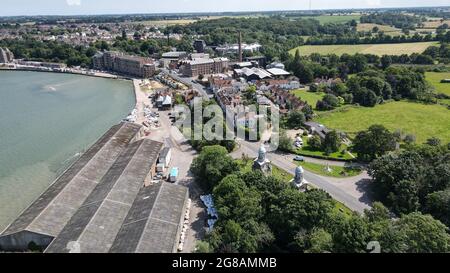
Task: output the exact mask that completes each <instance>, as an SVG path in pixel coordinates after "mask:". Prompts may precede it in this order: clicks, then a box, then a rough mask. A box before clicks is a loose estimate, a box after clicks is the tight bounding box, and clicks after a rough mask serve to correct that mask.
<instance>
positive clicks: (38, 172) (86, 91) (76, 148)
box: [0, 71, 135, 233]
mask: <svg viewBox="0 0 450 273" xmlns="http://www.w3.org/2000/svg"><path fill="white" fill-rule="evenodd" d="M134 104H135V97H134V91H133V85H132V83H131V82H128V81H119V80H110V79H101V78H93V77H85V76H78V75H69V74H55V73H42V72H19V71H0V233H1V231H3V229H4V228H6V226H7V225H8V224H9V223H10V222H11V221H13V220H14V219H15V218H16V217H17V216H18V215H19V214H20V213H21V211H23V210H24V209H25V208H26V207H27V206H29V205H30V204H31V203H32V202H33V201H34V200H35V199H36V198H37V197H38V196H39V195H40V194H41V193H42V192H43V191H44V190H45V189H46V188H47V187H48V186H49V185H50V184H51V183H52V182H53V181H54V180H55V179H56V178H57V176H58V175H60V174H61V173H62V172H63V171H64V170H65V169H66V168H67V167H68V166H69V165H70V164H72V163H73V162H74V161H75V160H76V159H77V158H78V157H79V156H80V155H81V153H83V151H85V150H86V149H87V148H89V146H90V145H92V144H93V143H94V142H96V140H97V139H98V138H99V137H100V136H101V135H103V134H104V133H105V132H106V131H107V130H108V129H109V128H110V127H111V126H112V125H114V124H117V123H119V122H120V121H121V120H122V119H123V118H125V117H126V116H127V114H128V113H129V112H130V111H131V110H132V109H133V108H134Z"/></svg>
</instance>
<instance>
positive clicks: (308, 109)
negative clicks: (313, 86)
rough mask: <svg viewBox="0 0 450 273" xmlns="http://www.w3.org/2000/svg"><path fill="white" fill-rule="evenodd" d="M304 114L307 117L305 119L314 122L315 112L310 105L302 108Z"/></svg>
mask: <svg viewBox="0 0 450 273" xmlns="http://www.w3.org/2000/svg"><path fill="white" fill-rule="evenodd" d="M302 113H303V114H304V115H305V119H306V120H307V121H309V120H312V118H313V117H314V110H313V108H312V107H311V105H309V104H305V106H304V107H303V108H302Z"/></svg>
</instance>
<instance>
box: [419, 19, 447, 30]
mask: <svg viewBox="0 0 450 273" xmlns="http://www.w3.org/2000/svg"><path fill="white" fill-rule="evenodd" d="M423 24H424V28H434V29H436V28H438V27H440V26H442V25H443V24H447V25H450V20H444V21H443V22H441V20H440V19H437V20H432V21H428V22H424V23H423Z"/></svg>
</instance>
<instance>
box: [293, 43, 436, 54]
mask: <svg viewBox="0 0 450 273" xmlns="http://www.w3.org/2000/svg"><path fill="white" fill-rule="evenodd" d="M437 44H438V42H422V43H399V44H368V45H306V46H300V47H297V48H294V49H292V50H290V51H289V53H290V54H292V55H294V54H295V51H296V50H297V49H300V54H302V55H311V54H312V53H320V54H323V55H326V54H336V55H342V54H345V53H347V54H356V53H362V54H374V55H379V56H382V55H385V54H389V55H402V54H407V55H410V54H413V53H422V52H424V51H425V50H426V49H427V48H428V47H430V46H433V45H437Z"/></svg>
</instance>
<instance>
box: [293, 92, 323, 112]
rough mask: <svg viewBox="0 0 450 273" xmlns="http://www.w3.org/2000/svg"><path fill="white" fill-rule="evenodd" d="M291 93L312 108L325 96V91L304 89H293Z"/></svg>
mask: <svg viewBox="0 0 450 273" xmlns="http://www.w3.org/2000/svg"><path fill="white" fill-rule="evenodd" d="M292 94H294V95H295V96H296V97H298V98H299V99H301V100H302V101H306V102H307V103H308V104H309V105H311V106H312V107H313V108H316V105H317V102H318V101H319V100H322V99H323V97H324V96H325V93H314V92H308V91H306V90H304V89H300V90H294V91H292Z"/></svg>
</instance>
